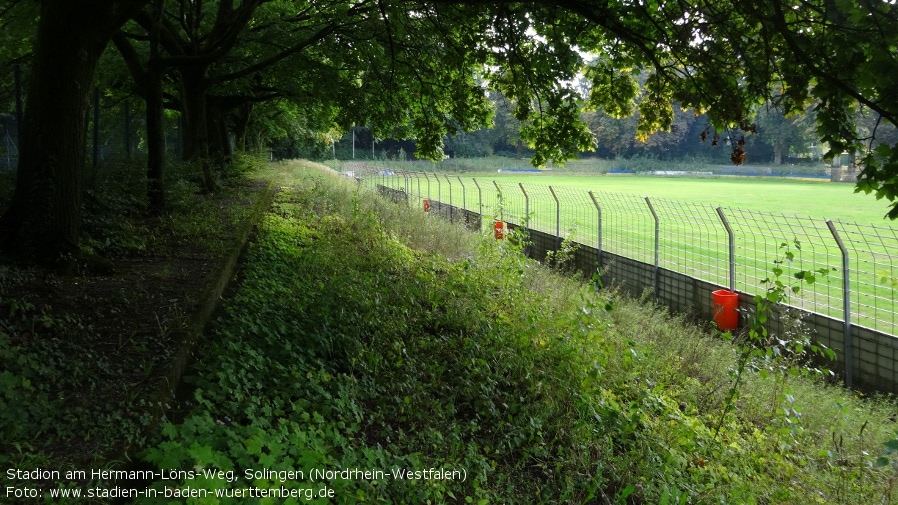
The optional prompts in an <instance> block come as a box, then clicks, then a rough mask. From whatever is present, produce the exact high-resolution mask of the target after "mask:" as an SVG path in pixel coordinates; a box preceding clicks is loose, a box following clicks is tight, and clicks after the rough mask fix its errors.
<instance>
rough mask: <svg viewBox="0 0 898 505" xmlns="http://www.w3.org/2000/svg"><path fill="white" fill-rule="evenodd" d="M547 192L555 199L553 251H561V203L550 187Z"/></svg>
mask: <svg viewBox="0 0 898 505" xmlns="http://www.w3.org/2000/svg"><path fill="white" fill-rule="evenodd" d="M549 192H550V193H552V198H554V199H555V250H556V251H560V250H561V203H560V202H559V201H558V195H556V194H555V189H553V188H552V186H549Z"/></svg>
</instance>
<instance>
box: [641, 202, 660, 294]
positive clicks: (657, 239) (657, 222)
mask: <svg viewBox="0 0 898 505" xmlns="http://www.w3.org/2000/svg"><path fill="white" fill-rule="evenodd" d="M645 203H646V204H647V205H648V206H649V210H650V211H651V212H652V217H653V218H655V274H654V279H653V281H654V291H655V292H654V297H655V299H656V300H657V299H658V287H659V286H658V281H659V273H660V269H661V263H660V256H659V251H660V248H661V244H660V242H661V240H660V239H661V221H660V220H659V219H658V213H657V212H655V207H654V206H653V205H652V200H651V199H649V197H645Z"/></svg>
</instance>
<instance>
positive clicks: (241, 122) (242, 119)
mask: <svg viewBox="0 0 898 505" xmlns="http://www.w3.org/2000/svg"><path fill="white" fill-rule="evenodd" d="M252 114H253V103H252V102H246V103H244V104H243V105H241V106H240V107H238V109H237V119H236V121H235V123H236V124H235V126H234V137H235V138H236V139H237V150H238V151H243V152H248V149H247V145H246V132H247V130H249V121H250V119H251V118H252Z"/></svg>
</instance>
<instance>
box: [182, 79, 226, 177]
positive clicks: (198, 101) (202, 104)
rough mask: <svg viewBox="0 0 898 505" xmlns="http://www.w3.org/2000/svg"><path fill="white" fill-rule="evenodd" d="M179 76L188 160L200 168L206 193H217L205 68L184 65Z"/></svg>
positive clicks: (186, 156)
mask: <svg viewBox="0 0 898 505" xmlns="http://www.w3.org/2000/svg"><path fill="white" fill-rule="evenodd" d="M180 73H181V107H182V111H181V114H182V117H183V118H184V133H185V135H184V148H185V159H186V161H189V162H193V163H196V164H197V165H198V166H199V169H200V173H201V174H202V176H203V184H204V185H205V186H206V190H207V191H210V192H215V191H217V190H218V185H217V184H216V182H215V178H214V177H213V176H212V166H211V164H210V162H209V122H208V114H207V103H206V65H192V66H184V67H181V69H180Z"/></svg>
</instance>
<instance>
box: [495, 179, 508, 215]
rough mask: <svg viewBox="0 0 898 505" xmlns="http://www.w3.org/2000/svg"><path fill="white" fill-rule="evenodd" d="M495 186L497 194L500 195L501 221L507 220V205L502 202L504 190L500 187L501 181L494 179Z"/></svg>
mask: <svg viewBox="0 0 898 505" xmlns="http://www.w3.org/2000/svg"><path fill="white" fill-rule="evenodd" d="M493 186H496V196H498V197H499V221H502V222H503V223H504V222H505V205H503V204H502V190H501V189H499V183H497V182H496V181H493Z"/></svg>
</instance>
